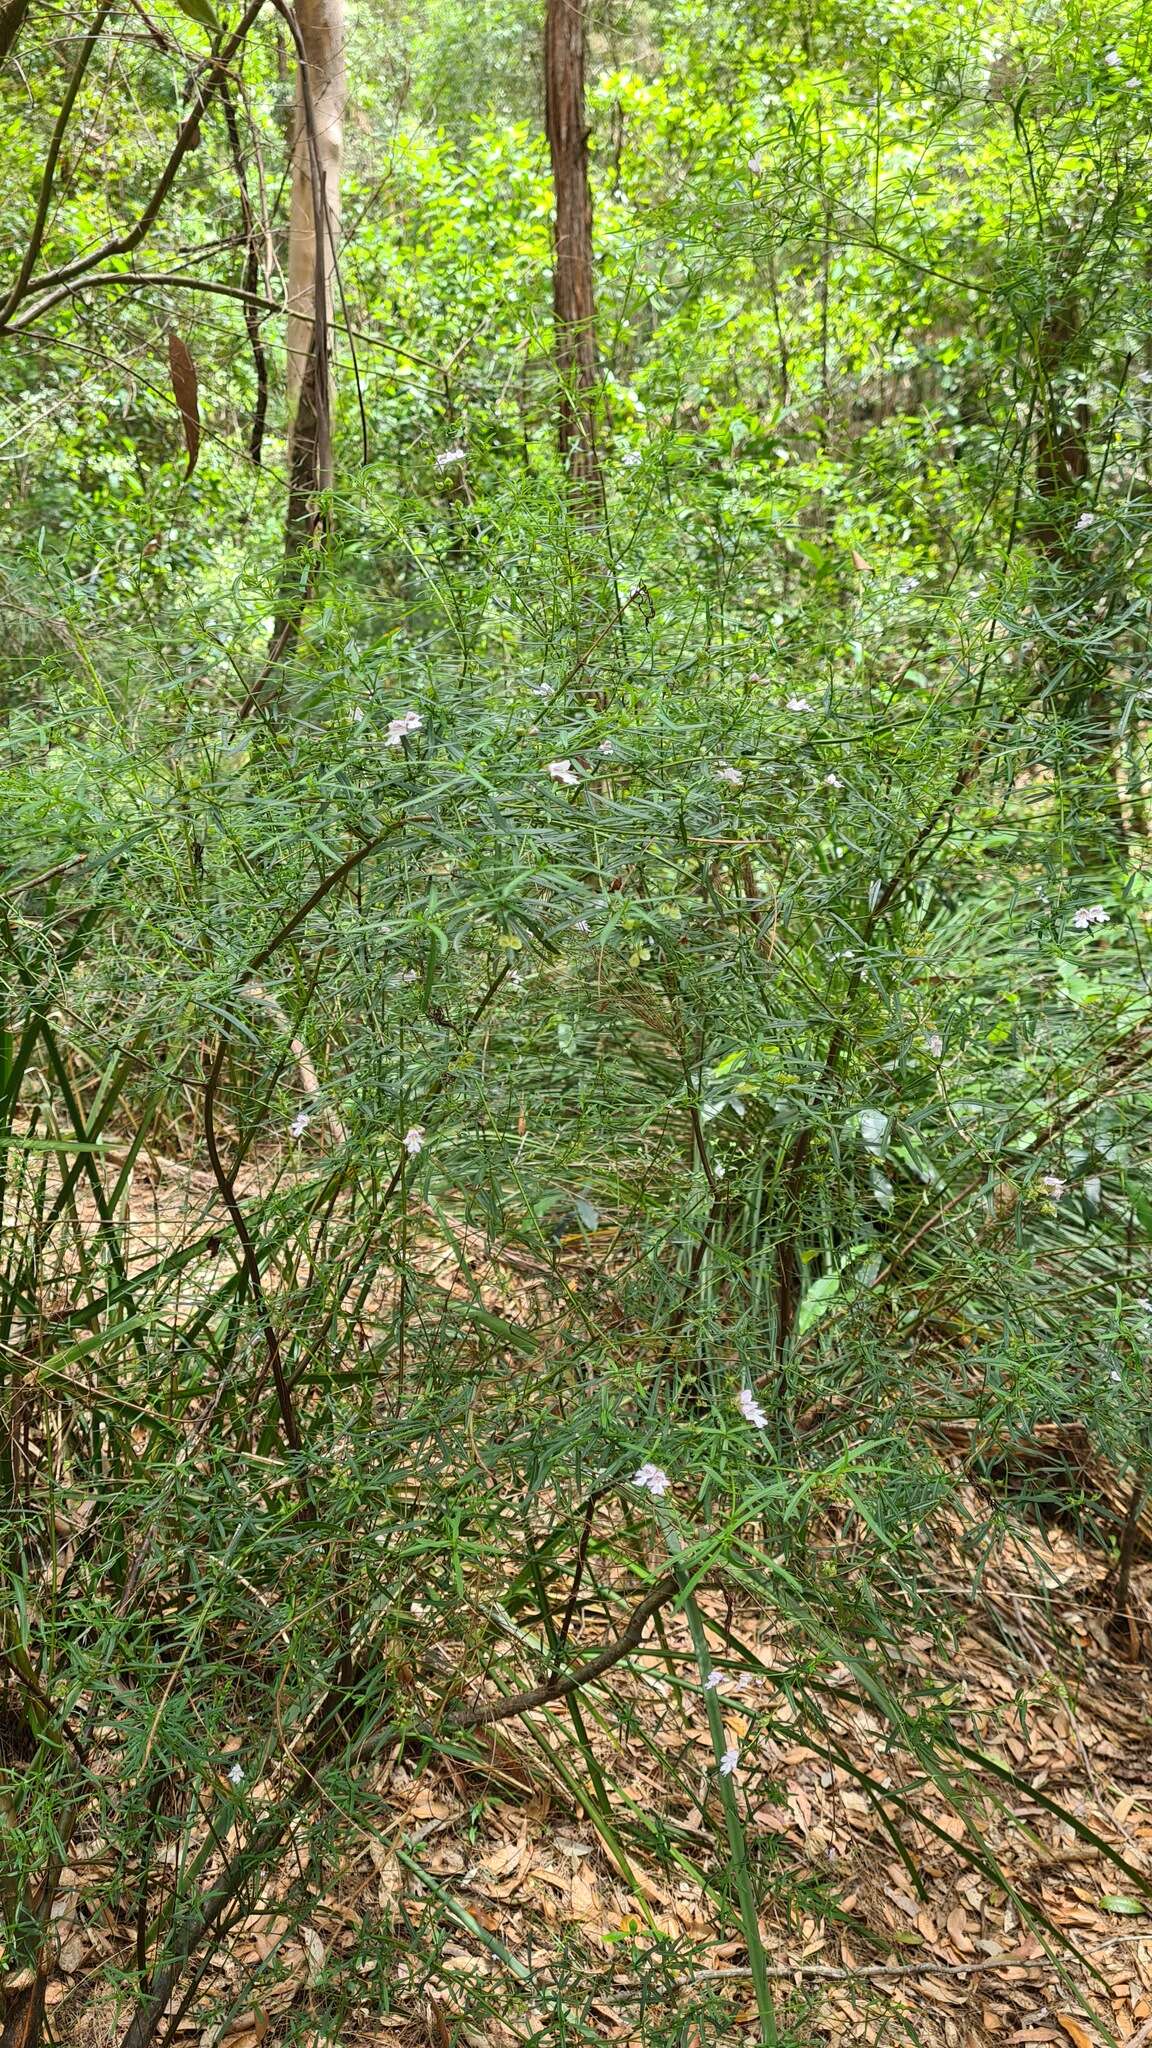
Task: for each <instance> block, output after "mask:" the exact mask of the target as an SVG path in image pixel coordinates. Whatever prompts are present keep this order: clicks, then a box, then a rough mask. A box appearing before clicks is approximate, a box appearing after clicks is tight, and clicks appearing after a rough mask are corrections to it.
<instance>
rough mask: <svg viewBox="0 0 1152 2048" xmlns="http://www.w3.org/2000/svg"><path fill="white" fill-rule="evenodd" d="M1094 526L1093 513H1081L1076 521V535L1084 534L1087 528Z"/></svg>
mask: <svg viewBox="0 0 1152 2048" xmlns="http://www.w3.org/2000/svg"><path fill="white" fill-rule="evenodd" d="M1095 524H1096V514H1095V513H1094V512H1082V513H1081V514H1080V517H1079V519H1078V520H1077V521H1076V530H1077V532H1078V533H1084V532H1085V531H1086V529H1087V528H1088V527H1089V526H1095Z"/></svg>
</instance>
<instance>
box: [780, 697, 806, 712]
mask: <svg viewBox="0 0 1152 2048" xmlns="http://www.w3.org/2000/svg"><path fill="white" fill-rule="evenodd" d="M784 709H785V710H786V711H811V709H812V706H811V705H810V703H809V702H808V699H807V697H789V699H788V702H787V703H786V705H785V706H784Z"/></svg>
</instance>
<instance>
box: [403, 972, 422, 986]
mask: <svg viewBox="0 0 1152 2048" xmlns="http://www.w3.org/2000/svg"><path fill="white" fill-rule="evenodd" d="M400 979H401V981H402V982H403V983H404V986H405V988H410V987H411V985H412V983H413V982H414V981H419V979H420V976H419V975H418V974H417V972H416V969H415V968H414V967H406V968H405V969H404V972H403V974H402V975H401V976H400Z"/></svg>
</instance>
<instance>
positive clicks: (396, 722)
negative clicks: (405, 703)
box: [384, 711, 424, 747]
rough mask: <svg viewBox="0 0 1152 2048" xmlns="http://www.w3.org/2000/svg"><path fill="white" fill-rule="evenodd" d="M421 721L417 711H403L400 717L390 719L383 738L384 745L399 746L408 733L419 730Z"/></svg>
mask: <svg viewBox="0 0 1152 2048" xmlns="http://www.w3.org/2000/svg"><path fill="white" fill-rule="evenodd" d="M423 723H424V720H423V719H422V718H421V716H420V713H419V712H418V711H405V712H404V714H403V716H402V717H400V718H392V719H390V720H389V722H388V731H387V734H386V735H385V740H384V744H385V746H387V747H399V746H401V745H402V744H403V742H404V741H405V740H406V739H408V737H409V736H410V734H412V733H414V732H419V730H420V728H421V726H422V725H423Z"/></svg>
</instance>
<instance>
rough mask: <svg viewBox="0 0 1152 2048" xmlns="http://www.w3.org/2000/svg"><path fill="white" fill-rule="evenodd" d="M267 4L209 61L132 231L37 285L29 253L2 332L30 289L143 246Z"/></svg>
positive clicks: (254, 1) (260, 0)
mask: <svg viewBox="0 0 1152 2048" xmlns="http://www.w3.org/2000/svg"><path fill="white" fill-rule="evenodd" d="M263 6H264V0H249V4H248V6H247V7H246V8H245V10H244V13H243V14H242V15H241V17H240V20H239V23H238V24H237V26H236V28H235V29H234V31H233V33H232V34H231V35H230V36H229V38H228V40H227V42H226V43H224V44H223V45H222V47H221V48H220V50H219V51H218V52H217V53H216V54H215V55H214V56H213V57H212V58H210V59H209V63H208V66H207V70H208V76H207V79H206V80H204V82H203V83H201V82H200V81H199V80H197V82H196V87H195V90H194V98H193V105H192V111H191V113H190V114H189V115H188V116H187V118H186V119H185V120H184V121H183V122H182V123H181V125H180V128H179V129H178V130H177V134H176V140H175V142H174V143H173V145H172V149H171V152H170V154H169V157H168V161H167V163H166V164H165V166H164V169H163V170H162V171H161V173H160V176H159V178H158V179H157V182H156V184H155V185H154V187H153V189H152V195H151V197H150V198H149V200H148V202H147V204H146V205H145V207H144V208H143V211H142V212H141V213H140V214H139V215H138V216H137V218H136V220H135V222H134V224H133V225H132V227H130V228H126V229H125V230H124V232H123V234H120V235H113V236H112V237H111V238H110V239H109V240H108V241H107V242H103V243H101V245H100V247H99V248H98V249H90V250H89V251H88V252H87V254H86V255H84V256H76V257H74V258H73V259H72V261H71V262H70V263H64V264H61V265H60V266H59V267H58V268H57V269H56V270H50V271H47V272H46V273H45V275H44V276H43V277H41V278H39V279H37V280H36V282H35V283H33V282H32V279H31V273H30V267H29V264H28V256H27V251H26V252H25V258H24V262H23V264H22V265H21V271H20V276H19V278H18V279H17V282H16V284H15V285H14V286H13V288H12V290H11V291H10V293H9V295H8V298H7V300H6V302H5V304H4V307H3V309H2V310H0V330H3V328H5V327H7V326H9V325H10V324H11V316H12V314H13V313H14V312H15V310H16V307H17V306H18V305H19V304H20V303H21V301H22V300H23V299H25V298H27V296H28V294H29V292H30V291H33V290H35V291H50V290H53V289H55V287H56V286H57V285H64V284H71V283H72V281H73V279H74V278H78V277H85V276H87V275H88V273H89V272H90V271H93V270H97V269H99V267H100V265H101V264H102V263H106V262H107V261H108V259H109V257H111V256H125V255H127V254H128V252H129V250H131V249H135V248H138V247H139V245H140V243H141V242H142V241H143V240H144V237H145V235H146V234H147V233H148V230H149V228H150V227H151V226H152V224H153V222H154V221H155V219H156V216H157V215H158V213H159V211H160V208H161V207H162V206H163V204H164V201H165V199H166V198H167V197H168V194H169V192H170V191H171V189H172V184H173V181H174V179H175V177H176V173H177V171H178V170H179V168H180V165H181V164H182V163H183V161H184V158H185V157H186V156H187V154H188V151H189V150H190V149H191V148H192V146H193V144H194V143H195V142H196V141H197V139H198V137H199V133H200V123H201V122H202V120H203V118H204V114H205V111H206V109H207V107H208V104H209V101H210V100H211V99H212V97H213V95H214V94H215V93H217V92H219V90H220V88H221V85H222V84H223V83H224V81H225V79H226V76H227V72H228V69H229V67H230V65H231V64H232V60H233V58H234V57H235V56H236V53H237V51H238V50H239V49H240V47H241V45H242V44H243V42H244V39H245V37H246V36H247V34H248V31H249V29H250V28H251V27H252V25H253V23H254V22H255V20H256V18H257V16H258V15H259V13H260V11H261V9H262V8H263ZM107 12H108V8H107V7H104V8H102V9H101V13H100V16H99V17H98V20H99V22H100V23H102V22H103V20H104V16H105V14H106V13H107ZM82 54H83V53H82ZM84 61H85V62H86V61H87V60H86V59H85V60H84ZM81 75H82V74H81ZM74 84H75V87H76V90H78V89H79V79H78V78H76V76H75V74H74ZM69 90H70V91H71V90H72V88H71V87H70V88H69ZM72 97H73V98H74V97H75V92H73V94H72ZM69 111H70V103H69ZM63 112H64V110H63V109H62V110H61V114H62V115H63ZM57 130H58V135H59V141H62V140H63V132H64V131H63V127H62V126H61V124H60V119H59V118H58V120H57ZM53 140H54V142H56V148H57V154H58V153H59V141H57V138H56V137H54V138H53ZM45 177H46V180H47V177H48V172H47V170H46V173H45ZM48 189H49V188H48V185H47V184H46V185H45V187H44V188H43V189H42V192H41V207H42V208H43V210H44V215H45V219H46V217H47V203H48ZM34 232H35V231H34ZM42 238H43V224H41V239H42ZM38 249H39V242H37V244H36V250H34V251H33V261H35V255H36V253H37V251H38Z"/></svg>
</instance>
